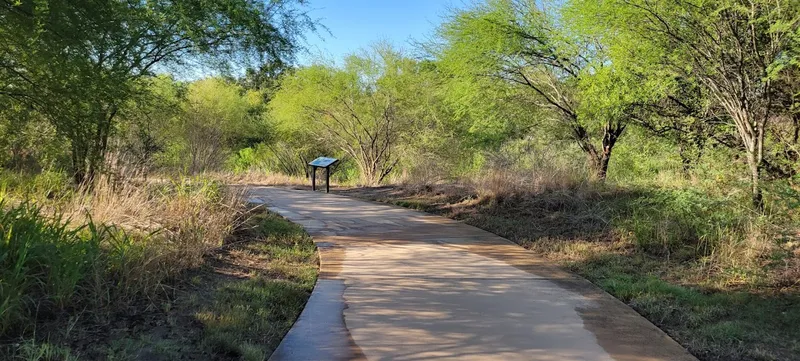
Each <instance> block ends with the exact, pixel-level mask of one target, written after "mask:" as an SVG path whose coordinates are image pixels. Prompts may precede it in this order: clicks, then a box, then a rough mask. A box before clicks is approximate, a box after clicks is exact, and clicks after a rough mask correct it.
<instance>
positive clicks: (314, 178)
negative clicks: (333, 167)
mask: <svg viewBox="0 0 800 361" xmlns="http://www.w3.org/2000/svg"><path fill="white" fill-rule="evenodd" d="M311 190H312V191H316V190H317V167H314V166H312V167H311Z"/></svg>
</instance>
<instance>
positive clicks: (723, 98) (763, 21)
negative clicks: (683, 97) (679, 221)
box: [576, 0, 800, 207]
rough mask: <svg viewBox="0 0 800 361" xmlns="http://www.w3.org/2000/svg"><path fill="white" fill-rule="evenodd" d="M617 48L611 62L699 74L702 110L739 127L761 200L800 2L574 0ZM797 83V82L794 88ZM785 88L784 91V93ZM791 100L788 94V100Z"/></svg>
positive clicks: (667, 74)
mask: <svg viewBox="0 0 800 361" xmlns="http://www.w3.org/2000/svg"><path fill="white" fill-rule="evenodd" d="M576 3H577V5H576V8H577V9H580V10H579V11H582V12H584V13H585V14H586V17H587V19H589V20H588V21H590V22H594V24H595V26H596V29H597V30H598V31H599V32H602V33H603V36H604V37H605V38H606V41H607V42H608V43H609V44H610V46H612V47H614V48H615V49H614V50H612V51H611V53H612V54H614V55H615V56H613V57H612V61H613V62H615V63H634V64H635V65H634V66H635V67H638V68H640V69H642V73H645V74H651V75H652V76H657V77H661V78H662V79H663V80H664V81H667V82H674V81H675V79H679V80H680V79H684V80H687V81H690V82H696V83H697V84H699V85H700V86H702V88H703V91H704V93H705V94H707V97H708V99H709V103H708V104H707V110H708V111H709V112H711V113H713V114H715V115H716V116H715V117H710V119H719V118H722V119H724V120H725V121H726V122H727V123H728V124H730V125H731V127H732V128H733V129H734V130H735V133H736V134H737V135H738V138H739V141H740V144H739V148H740V149H741V151H742V153H743V155H744V158H745V159H746V162H747V165H748V169H749V174H750V179H751V185H752V198H753V203H754V204H755V205H756V206H757V207H761V206H762V190H761V186H760V180H761V178H762V176H763V173H764V171H765V168H767V167H768V166H769V164H768V162H767V161H766V159H767V158H768V157H767V155H768V154H767V153H768V152H769V150H768V149H767V147H768V146H769V144H768V143H769V141H770V140H769V138H768V136H767V135H768V134H769V133H770V131H771V129H774V127H775V126H776V124H777V123H780V122H783V121H784V119H782V118H785V117H789V116H788V115H787V108H786V105H787V101H785V100H784V101H781V99H791V98H792V97H793V95H792V94H793V93H796V85H789V83H788V82H787V81H786V80H787V79H788V78H787V75H788V74H789V73H790V72H792V71H793V70H792V68H793V67H795V66H796V65H797V57H796V54H793V50H792V49H796V46H797V41H798V34H799V33H798V31H799V30H798V29H799V28H798V27H799V26H800V3H799V2H797V1H782V0H758V1H740V0H718V1H691V0H685V1H635V0H630V1H628V0H625V1H576ZM791 88H794V89H791ZM787 93H788V94H787ZM789 102H791V101H789Z"/></svg>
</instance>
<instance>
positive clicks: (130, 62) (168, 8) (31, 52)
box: [0, 0, 314, 183]
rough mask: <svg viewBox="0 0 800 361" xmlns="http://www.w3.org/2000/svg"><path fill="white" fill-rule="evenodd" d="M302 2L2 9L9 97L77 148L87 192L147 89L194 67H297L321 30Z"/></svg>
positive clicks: (71, 3)
mask: <svg viewBox="0 0 800 361" xmlns="http://www.w3.org/2000/svg"><path fill="white" fill-rule="evenodd" d="M295 3H296V1H292V0H286V1H282V0H278V1H260V0H213V1H212V0H209V1H203V0H148V1H116V0H115V1H92V0H48V1H33V0H21V1H10V0H2V1H0V96H5V97H8V98H10V99H13V100H14V101H16V102H19V103H23V104H25V105H26V106H29V107H31V108H33V109H35V110H37V111H38V112H39V113H41V114H43V115H44V116H46V117H47V118H48V119H49V120H50V121H51V122H52V123H53V125H54V126H55V128H56V129H57V130H58V132H59V133H60V134H61V135H63V136H64V137H66V138H67V139H69V141H70V146H71V156H72V172H73V174H74V179H75V181H76V182H78V183H86V182H91V181H92V180H93V178H94V177H95V174H96V173H97V172H98V171H99V169H100V167H101V166H102V164H103V160H104V158H105V153H106V151H107V149H108V140H109V137H110V135H111V134H112V133H113V132H114V130H115V125H116V124H115V122H116V120H117V117H116V115H117V112H118V110H119V108H120V106H121V105H122V104H124V103H125V102H126V100H128V99H130V98H131V96H132V95H134V92H135V89H136V88H135V87H134V84H135V82H136V81H137V80H139V79H142V78H144V77H148V76H151V75H152V74H153V72H154V71H155V70H157V69H159V67H163V66H166V65H174V64H181V63H184V62H186V61H189V60H211V61H212V64H215V65H223V64H229V63H230V61H237V62H238V61H261V62H270V61H280V62H287V61H290V60H291V57H292V55H293V53H294V51H295V50H296V48H297V47H298V35H299V34H300V32H301V31H303V30H305V29H306V28H309V27H312V28H313V26H314V24H313V23H312V22H311V21H309V19H308V18H307V17H306V16H305V14H304V13H301V12H298V10H297V7H296V6H294V5H295Z"/></svg>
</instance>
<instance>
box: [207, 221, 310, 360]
mask: <svg viewBox="0 0 800 361" xmlns="http://www.w3.org/2000/svg"><path fill="white" fill-rule="evenodd" d="M250 223H251V224H253V225H254V226H255V228H254V232H255V235H256V237H257V238H259V239H261V241H255V242H250V243H248V244H246V245H242V246H241V247H239V248H238V249H237V250H236V251H235V252H236V253H237V254H238V255H239V256H243V257H246V258H248V259H250V260H257V261H261V262H264V264H268V265H269V266H268V267H267V268H263V269H258V270H253V271H252V273H251V274H250V275H248V277H247V278H246V279H244V280H242V279H231V280H225V281H222V282H220V283H219V284H218V285H217V286H216V287H215V289H214V291H213V293H212V301H211V302H210V303H209V304H207V305H205V306H204V307H202V309H201V310H200V311H199V312H197V314H196V318H197V320H199V321H200V322H201V323H202V324H203V326H204V331H203V340H202V345H203V346H204V347H206V348H207V349H208V350H209V351H210V352H211V353H212V354H220V355H232V356H236V357H240V358H241V359H242V360H247V361H250V360H253V361H255V360H264V359H265V358H266V357H267V356H269V355H270V354H271V353H272V351H273V350H274V349H275V348H276V347H277V346H278V344H279V343H280V341H281V339H282V338H283V336H284V335H285V334H286V332H288V331H289V329H290V328H291V327H292V325H293V324H294V321H295V320H296V319H297V317H298V316H299V314H300V312H301V311H302V309H303V307H304V306H305V304H306V301H307V300H308V297H309V296H310V293H311V291H312V289H313V287H314V283H315V282H316V277H317V261H316V248H315V247H314V244H313V242H312V241H311V238H310V237H309V236H308V235H307V234H306V233H305V231H303V229H302V228H301V227H300V226H298V225H296V224H293V223H290V222H289V221H287V220H285V219H283V218H282V217H280V216H278V215H275V214H272V213H263V214H259V215H257V216H255V217H254V218H253V219H252V220H251V222H250Z"/></svg>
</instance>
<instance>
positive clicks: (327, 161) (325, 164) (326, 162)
mask: <svg viewBox="0 0 800 361" xmlns="http://www.w3.org/2000/svg"><path fill="white" fill-rule="evenodd" d="M337 162H339V160H338V159H336V158H329V157H319V158H317V159H314V160H312V161H311V162H309V163H308V165H310V166H311V190H312V191H316V190H317V168H325V193H330V192H331V166H333V165H334V164H336V163H337Z"/></svg>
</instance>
